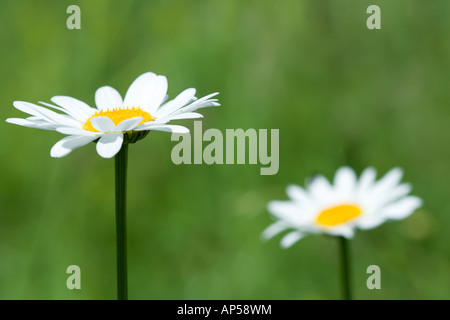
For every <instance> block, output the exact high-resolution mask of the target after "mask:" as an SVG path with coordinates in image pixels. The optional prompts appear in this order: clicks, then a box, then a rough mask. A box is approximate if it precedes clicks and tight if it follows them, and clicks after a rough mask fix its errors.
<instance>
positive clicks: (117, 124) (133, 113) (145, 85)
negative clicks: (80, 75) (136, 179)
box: [6, 72, 219, 158]
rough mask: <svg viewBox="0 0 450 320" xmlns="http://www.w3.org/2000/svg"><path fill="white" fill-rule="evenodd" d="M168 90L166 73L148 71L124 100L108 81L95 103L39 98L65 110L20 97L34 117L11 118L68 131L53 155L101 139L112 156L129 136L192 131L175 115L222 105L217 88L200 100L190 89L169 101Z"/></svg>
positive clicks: (190, 115)
mask: <svg viewBox="0 0 450 320" xmlns="http://www.w3.org/2000/svg"><path fill="white" fill-rule="evenodd" d="M166 93H167V79H166V77H165V76H161V75H156V74H154V73H152V72H147V73H144V74H142V75H140V76H139V77H138V78H137V79H136V80H135V81H134V82H133V83H132V84H131V85H130V87H129V89H128V91H127V93H126V95H125V98H124V99H122V96H121V95H120V94H119V92H117V91H116V90H115V89H114V88H112V87H109V86H104V87H101V88H99V89H98V90H97V91H96V93H95V104H96V108H92V107H90V106H89V105H87V104H86V103H84V102H82V101H80V100H77V99H75V98H72V97H67V96H55V97H53V98H52V99H51V101H52V102H53V103H54V104H56V105H52V104H48V103H44V102H39V103H40V104H42V105H44V106H46V107H50V108H53V109H55V110H58V111H60V112H55V111H52V110H49V109H47V108H44V107H42V106H39V105H36V104H33V103H29V102H24V101H15V102H14V107H16V108H17V109H19V110H20V111H23V112H25V113H28V114H30V115H31V116H30V117H28V118H26V119H22V118H9V119H7V120H6V121H7V122H9V123H13V124H17V125H21V126H24V127H30V128H37V129H45V130H56V131H58V132H61V133H63V134H66V135H68V136H67V137H65V138H63V139H61V140H60V141H58V142H57V143H56V144H55V145H54V146H53V148H52V149H51V152H50V154H51V156H52V157H57V158H59V157H63V156H65V155H67V154H69V153H70V152H71V151H72V150H74V149H76V148H79V147H82V146H84V145H86V144H88V143H89V142H92V141H95V140H98V141H97V152H98V154H99V155H100V156H102V157H104V158H111V157H113V156H114V155H115V154H116V153H117V152H118V151H119V150H120V148H121V147H122V143H123V142H124V139H125V142H135V141H136V140H137V139H139V138H141V137H143V136H144V135H145V134H146V133H148V131H150V130H160V131H168V132H176V133H186V132H189V129H187V128H186V127H183V126H179V125H170V124H167V123H168V122H169V121H171V120H179V119H195V118H202V117H203V116H202V115H201V114H199V113H196V112H194V111H195V110H197V109H200V108H205V107H211V106H219V103H218V102H217V99H211V98H212V97H214V96H215V95H217V94H218V93H212V94H209V95H207V96H205V97H203V98H200V99H197V98H196V97H195V89H193V88H190V89H186V90H184V91H183V92H181V93H180V94H179V95H178V96H176V97H175V99H173V100H170V101H167V102H166V100H167V98H168V97H167V95H166Z"/></svg>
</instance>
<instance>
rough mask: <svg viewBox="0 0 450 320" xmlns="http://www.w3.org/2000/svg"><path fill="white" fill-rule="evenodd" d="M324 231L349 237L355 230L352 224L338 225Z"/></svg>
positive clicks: (351, 236)
mask: <svg viewBox="0 0 450 320" xmlns="http://www.w3.org/2000/svg"><path fill="white" fill-rule="evenodd" d="M326 233H327V234H330V235H333V236H342V237H344V238H347V239H351V238H353V236H354V235H355V230H354V229H353V227H352V226H340V227H338V228H334V229H330V230H328V231H327V232H326Z"/></svg>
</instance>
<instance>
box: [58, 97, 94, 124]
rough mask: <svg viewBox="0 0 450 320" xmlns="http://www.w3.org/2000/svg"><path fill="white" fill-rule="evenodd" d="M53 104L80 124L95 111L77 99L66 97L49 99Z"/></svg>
mask: <svg viewBox="0 0 450 320" xmlns="http://www.w3.org/2000/svg"><path fill="white" fill-rule="evenodd" d="M50 100H51V101H52V102H53V103H56V104H57V105H59V106H61V107H63V108H64V110H65V111H66V113H67V114H69V115H71V116H72V117H74V118H75V119H77V120H78V121H80V122H85V121H86V120H87V119H89V117H90V116H92V115H93V114H94V113H95V112H96V109H94V108H91V107H90V106H89V105H87V104H86V103H84V102H83V101H80V100H78V99H75V98H72V97H67V96H55V97H53V98H51V99H50Z"/></svg>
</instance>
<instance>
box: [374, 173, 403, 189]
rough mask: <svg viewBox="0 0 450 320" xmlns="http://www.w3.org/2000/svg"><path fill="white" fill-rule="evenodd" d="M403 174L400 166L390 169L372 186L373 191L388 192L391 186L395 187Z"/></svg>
mask: <svg viewBox="0 0 450 320" xmlns="http://www.w3.org/2000/svg"><path fill="white" fill-rule="evenodd" d="M402 176H403V170H402V169H401V168H394V169H392V170H390V171H389V172H388V173H386V175H385V176H384V177H383V178H381V179H380V180H379V181H378V182H377V183H376V184H375V186H374V188H373V193H375V194H379V193H384V192H389V191H390V189H391V188H393V187H395V185H397V184H398V183H399V182H400V180H401V179H402Z"/></svg>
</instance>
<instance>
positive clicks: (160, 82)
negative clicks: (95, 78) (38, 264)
mask: <svg viewBox="0 0 450 320" xmlns="http://www.w3.org/2000/svg"><path fill="white" fill-rule="evenodd" d="M166 93H167V79H166V77H164V76H161V75H156V74H154V73H152V72H147V73H144V74H142V75H140V76H139V77H138V78H137V79H136V80H134V82H133V83H132V84H131V86H130V87H129V88H128V91H127V93H126V95H125V98H124V99H122V96H121V95H120V94H119V93H118V92H117V91H116V90H115V89H114V88H112V87H109V86H104V87H101V88H99V89H98V90H97V91H96V93H95V104H96V108H92V107H90V106H89V105H87V104H86V103H84V102H82V101H80V100H77V99H75V98H72V97H66V96H56V97H53V98H52V99H51V101H52V102H53V103H54V104H55V105H52V104H48V103H44V102H40V103H41V104H42V105H44V106H46V107H48V108H52V109H55V110H57V111H59V112H55V111H52V110H49V109H47V108H44V107H42V106H38V105H35V104H33V103H29V102H23V101H15V102H14V106H15V107H16V108H17V109H19V110H20V111H23V112H25V113H28V114H30V115H31V116H30V117H28V118H26V119H21V118H9V119H7V120H6V121H7V122H9V123H13V124H18V125H21V126H25V127H31V128H36V129H45V130H56V131H58V132H61V133H63V134H67V135H68V137H65V138H63V139H61V140H60V141H58V142H57V143H56V144H55V145H54V146H53V148H52V149H51V152H50V154H51V156H52V157H63V156H65V155H67V154H69V153H70V152H72V151H73V150H74V149H76V148H79V147H82V146H84V145H86V144H88V143H90V142H93V141H95V142H97V152H98V154H99V155H100V156H102V157H103V158H112V157H114V158H115V176H116V177H115V190H116V199H115V204H116V250H117V268H116V270H117V298H118V299H119V300H126V299H128V280H127V279H128V273H127V229H126V194H127V193H126V190H127V162H128V145H129V144H130V143H134V142H136V141H138V140H140V139H142V138H143V137H145V136H146V135H147V134H148V132H150V131H151V130H160V131H168V132H172V133H187V132H189V129H187V128H186V127H183V126H179V125H171V124H167V123H168V122H169V121H171V120H179V119H196V118H202V117H203V116H202V115H201V114H199V113H197V112H194V111H196V110H197V109H200V108H205V107H212V106H219V103H218V102H217V99H211V98H212V97H214V96H215V95H217V94H218V93H212V94H209V95H207V96H205V97H203V98H200V99H197V98H196V97H195V89H193V88H190V89H186V90H184V91H183V92H181V93H180V94H179V95H178V96H176V97H175V99H173V100H170V101H167V100H168V97H167V95H166ZM166 101H167V102H166Z"/></svg>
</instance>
